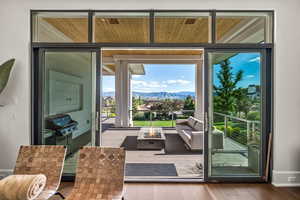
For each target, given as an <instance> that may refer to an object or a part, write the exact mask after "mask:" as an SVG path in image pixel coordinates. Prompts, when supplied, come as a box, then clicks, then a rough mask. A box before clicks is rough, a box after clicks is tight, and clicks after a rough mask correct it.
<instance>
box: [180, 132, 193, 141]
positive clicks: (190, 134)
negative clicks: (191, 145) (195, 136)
mask: <svg viewBox="0 0 300 200" xmlns="http://www.w3.org/2000/svg"><path fill="white" fill-rule="evenodd" d="M182 132H183V133H184V134H185V135H186V136H187V138H188V139H189V140H190V139H191V138H192V131H191V130H183V131H182Z"/></svg>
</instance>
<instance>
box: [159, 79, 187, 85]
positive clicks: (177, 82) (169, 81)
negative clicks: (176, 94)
mask: <svg viewBox="0 0 300 200" xmlns="http://www.w3.org/2000/svg"><path fill="white" fill-rule="evenodd" d="M163 83H165V84H180V85H187V84H189V83H191V82H190V81H187V80H182V79H177V80H167V81H163Z"/></svg>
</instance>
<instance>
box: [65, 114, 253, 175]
mask: <svg viewBox="0 0 300 200" xmlns="http://www.w3.org/2000/svg"><path fill="white" fill-rule="evenodd" d="M139 130H140V128H115V127H114V119H113V118H108V119H106V120H103V121H102V137H101V141H102V145H103V146H110V147H123V148H125V149H126V178H132V179H135V178H148V179H149V178H203V174H204V172H203V166H204V164H203V163H204V155H203V152H202V151H190V150H189V149H188V148H187V147H186V145H185V143H184V141H183V140H182V139H181V137H180V136H179V135H178V133H177V131H176V129H175V128H165V129H163V130H164V134H165V136H166V141H165V148H164V149H162V150H139V149H137V137H138V133H139ZM247 154H248V153H247V147H246V146H245V145H241V144H239V143H238V142H236V141H234V140H232V139H230V138H229V137H225V138H224V149H223V150H216V151H214V153H213V155H212V161H213V162H212V163H213V170H214V172H215V173H222V172H224V170H225V171H226V172H228V171H229V172H230V171H236V170H237V169H238V170H239V171H241V170H242V171H245V170H248V169H247V166H248V155H247ZM77 156H78V155H77V153H75V154H73V155H72V156H71V157H69V158H68V159H67V160H66V162H65V168H64V172H65V173H73V172H74V171H75V169H76V166H75V164H76V160H77Z"/></svg>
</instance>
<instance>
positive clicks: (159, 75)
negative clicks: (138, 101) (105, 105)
mask: <svg viewBox="0 0 300 200" xmlns="http://www.w3.org/2000/svg"><path fill="white" fill-rule="evenodd" d="M144 66H145V75H133V76H132V89H133V91H136V92H181V91H191V92H194V91H195V65H193V64H184V65H183V64H180V65H179V64H146V65H144ZM114 80H115V79H114V76H104V77H103V91H104V92H111V91H114V87H115V82H114Z"/></svg>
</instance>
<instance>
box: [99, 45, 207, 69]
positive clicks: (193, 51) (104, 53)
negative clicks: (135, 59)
mask: <svg viewBox="0 0 300 200" xmlns="http://www.w3.org/2000/svg"><path fill="white" fill-rule="evenodd" d="M202 53H203V50H201V49H159V50H157V49H132V50H129V49H113V50H103V51H102V57H113V56H114V55H175V56H176V55H199V57H200V56H201V54H202ZM132 67H143V66H142V65H141V66H132ZM115 68H116V66H115V64H104V67H103V71H102V73H103V75H114V72H115ZM131 70H132V71H134V69H131ZM134 74H144V72H142V73H134Z"/></svg>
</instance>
